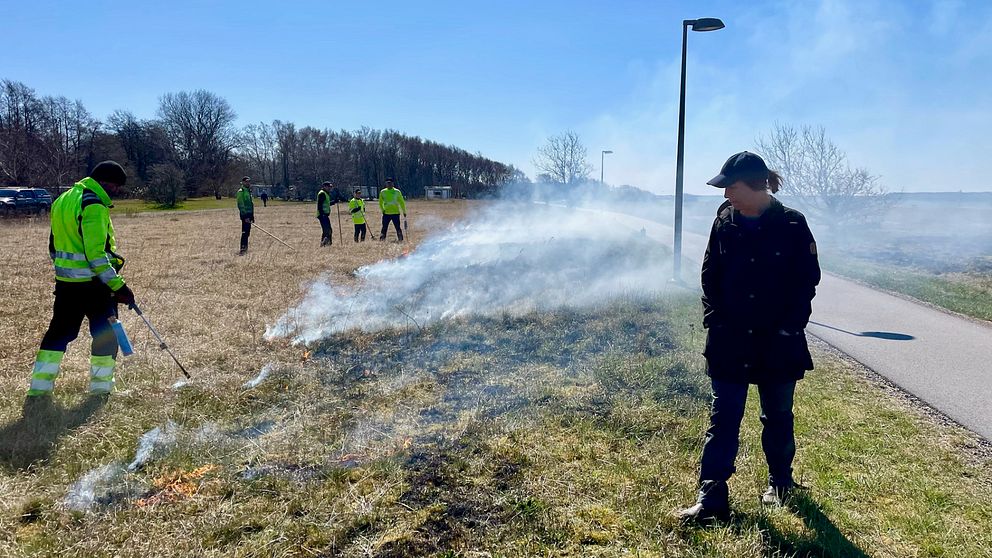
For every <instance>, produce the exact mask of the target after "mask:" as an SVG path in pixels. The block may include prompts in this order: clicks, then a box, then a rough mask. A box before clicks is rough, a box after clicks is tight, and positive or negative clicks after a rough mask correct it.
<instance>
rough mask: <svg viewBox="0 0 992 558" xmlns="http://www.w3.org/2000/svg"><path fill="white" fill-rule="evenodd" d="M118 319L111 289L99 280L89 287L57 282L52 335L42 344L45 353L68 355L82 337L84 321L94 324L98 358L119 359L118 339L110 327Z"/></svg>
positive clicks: (94, 352) (50, 326) (92, 330)
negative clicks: (79, 337) (68, 351)
mask: <svg viewBox="0 0 992 558" xmlns="http://www.w3.org/2000/svg"><path fill="white" fill-rule="evenodd" d="M111 317H117V303H115V302H114V299H113V295H111V293H110V287H108V286H106V285H104V284H103V283H101V282H100V281H99V280H93V281H88V282H86V283H66V282H65V281H56V282H55V305H54V308H53V310H52V321H51V323H49V324H48V331H46V332H45V337H43V338H42V340H41V349H42V350H44V351H65V349H66V347H68V346H69V343H70V342H72V341H73V340H74V339H76V337H77V336H78V335H79V328H80V327H81V326H82V325H83V318H86V319H87V320H89V322H90V335H91V336H92V337H93V345H92V347H91V349H90V354H92V355H94V356H112V357H116V356H117V337H115V336H114V330H113V329H111V327H110V318H111Z"/></svg>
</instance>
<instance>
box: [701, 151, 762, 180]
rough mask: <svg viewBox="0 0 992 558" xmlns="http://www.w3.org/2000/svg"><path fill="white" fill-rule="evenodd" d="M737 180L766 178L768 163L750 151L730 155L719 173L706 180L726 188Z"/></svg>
mask: <svg viewBox="0 0 992 558" xmlns="http://www.w3.org/2000/svg"><path fill="white" fill-rule="evenodd" d="M738 180H744V181H751V180H768V165H766V164H765V161H764V159H762V158H761V157H759V156H758V155H756V154H754V153H751V152H750V151H741V152H740V153H737V154H735V155H731V156H730V158H729V159H727V162H726V163H724V164H723V168H722V169H720V174H718V175H716V176H714V177H713V178H711V179H709V180H707V181H706V183H707V184H709V185H710V186H716V187H717V188H726V187H727V186H730V185H731V184H733V183H734V182H737V181H738Z"/></svg>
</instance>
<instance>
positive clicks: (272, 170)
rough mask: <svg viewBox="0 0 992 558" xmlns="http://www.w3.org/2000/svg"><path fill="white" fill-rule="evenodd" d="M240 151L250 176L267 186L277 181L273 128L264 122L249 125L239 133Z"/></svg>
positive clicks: (276, 148) (277, 150)
mask: <svg viewBox="0 0 992 558" xmlns="http://www.w3.org/2000/svg"><path fill="white" fill-rule="evenodd" d="M240 143H241V151H242V155H243V156H244V157H245V159H247V161H248V168H250V169H252V170H251V173H250V174H254V175H255V176H257V177H259V178H260V179H261V182H262V183H264V184H267V185H269V186H275V185H276V182H277V181H278V180H279V178H278V177H279V143H278V141H277V139H276V131H275V127H274V126H271V125H269V124H266V123H264V122H259V123H258V124H249V125H247V126H245V128H244V130H242V132H241V142H240Z"/></svg>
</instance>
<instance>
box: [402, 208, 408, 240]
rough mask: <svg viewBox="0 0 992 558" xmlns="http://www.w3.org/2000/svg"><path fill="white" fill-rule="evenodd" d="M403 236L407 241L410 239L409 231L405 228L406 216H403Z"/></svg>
mask: <svg viewBox="0 0 992 558" xmlns="http://www.w3.org/2000/svg"><path fill="white" fill-rule="evenodd" d="M403 235H404V236H406V238H407V240H409V239H410V231H409V229H407V228H406V214H405V213H404V214H403Z"/></svg>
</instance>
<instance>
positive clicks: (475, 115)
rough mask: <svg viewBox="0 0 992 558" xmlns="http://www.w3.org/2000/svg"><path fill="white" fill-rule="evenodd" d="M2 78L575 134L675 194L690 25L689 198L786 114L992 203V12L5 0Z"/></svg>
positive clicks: (145, 101)
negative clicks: (697, 23)
mask: <svg viewBox="0 0 992 558" xmlns="http://www.w3.org/2000/svg"><path fill="white" fill-rule="evenodd" d="M3 11H4V20H6V21H5V25H4V28H5V33H4V38H3V46H2V47H0V48H2V51H0V52H2V54H0V78H7V79H14V80H18V81H22V82H24V83H26V84H27V85H29V86H31V87H33V88H34V89H35V90H36V91H37V92H38V93H40V94H46V95H59V94H62V95H66V96H68V97H70V98H78V99H80V100H82V101H83V102H84V103H85V104H86V106H87V108H89V110H90V111H91V112H92V113H93V114H94V115H96V116H97V117H100V118H104V117H106V116H107V115H108V114H109V113H111V112H112V111H114V110H115V109H128V110H130V111H132V112H134V113H135V114H137V115H138V116H141V117H146V118H149V117H153V116H154V115H155V111H156V108H157V105H158V98H159V97H160V96H161V95H162V94H163V93H166V92H170V91H180V90H192V89H199V88H203V89H207V90H209V91H212V92H214V93H217V94H219V95H221V96H223V97H225V98H226V99H227V100H228V101H229V102H230V103H231V105H232V106H233V107H234V109H235V111H237V113H238V116H239V124H242V125H243V124H248V123H251V122H257V121H271V120H272V119H276V118H278V119H281V120H288V121H293V122H296V123H297V124H298V125H307V124H309V125H313V126H317V127H321V128H324V127H327V128H334V129H355V128H358V127H361V126H370V127H374V128H393V129H397V130H400V131H402V132H405V133H408V134H412V135H419V136H422V137H425V138H431V139H435V140H438V141H442V142H445V143H451V144H455V145H458V146H460V147H463V148H465V149H467V150H469V151H473V152H475V151H478V152H481V153H483V154H484V155H486V156H489V157H492V158H494V159H498V160H501V161H504V162H507V163H512V164H514V165H517V166H518V167H520V168H521V169H523V170H524V171H525V172H527V173H529V174H531V175H532V176H533V174H534V173H535V171H534V167H533V165H532V159H533V157H534V153H535V151H536V149H537V148H538V147H539V146H540V145H541V144H542V143H543V142H544V140H545V139H546V138H547V137H548V136H549V135H553V134H557V133H560V132H562V131H564V130H568V129H570V130H574V131H576V132H578V133H579V134H580V136H581V137H582V139H583V140H584V142H585V144H586V145H587V147H588V148H589V152H590V162H591V163H592V164H593V165H594V167H595V168H596V171H595V174H596V175H597V176H598V174H599V160H600V157H599V151H600V150H601V149H612V150H613V151H614V152H615V153H614V154H613V155H608V156H607V163H606V180H607V182H609V183H611V184H623V183H628V184H633V185H636V186H639V187H642V188H645V189H648V190H652V191H655V192H670V191H671V190H672V184H673V182H674V159H675V132H676V124H677V115H678V112H677V111H678V72H679V62H680V46H681V20H682V19H687V18H689V19H691V18H696V17H707V16H711V17H720V18H722V19H723V20H724V21H725V22H726V24H727V27H726V29H723V30H721V31H717V32H712V33H691V34H690V36H689V60H688V94H687V117H686V130H687V131H686V191H687V192H690V193H712V190H711V189H710V188H709V187H707V186H705V184H704V182H705V180H706V179H708V178H709V177H710V176H712V175H713V174H715V173H716V172H717V171H718V169H719V167H720V165H721V164H722V163H723V161H724V160H725V159H726V158H727V156H728V155H730V154H731V153H734V152H736V151H740V150H742V149H748V148H753V145H754V140H755V137H756V136H757V135H759V134H761V133H765V132H767V131H768V130H769V129H770V128H771V127H772V126H773V125H774V124H775V123H776V122H779V123H782V124H793V125H803V124H810V125H822V126H824V127H826V129H827V132H828V134H829V135H830V136H831V137H832V138H833V139H834V141H835V142H836V143H837V144H839V145H840V146H841V147H842V148H844V149H845V150H846V151H847V152H848V155H849V158H850V160H851V162H852V164H853V165H856V166H863V167H867V168H868V169H870V170H871V171H873V172H874V173H875V174H878V175H881V177H882V183H883V184H884V185H885V186H886V187H887V188H888V189H890V190H897V191H899V190H904V191H945V190H946V191H957V190H965V191H989V190H992V186H990V185H989V180H988V178H986V177H987V173H986V172H985V169H986V168H987V166H988V164H987V162H986V161H987V160H988V159H989V156H990V154H992V135H990V133H989V130H990V129H992V76H990V72H989V70H990V68H992V2H987V1H984V0H975V1H971V2H965V1H953V0H947V1H930V0H904V1H894V0H795V1H791V2H776V1H767V2H762V1H748V2H740V1H730V0H728V1H691V0H686V1H680V2H676V1H643V2H633V1H625V0H615V1H612V2H605V1H604V2H583V1H572V2H566V1H547V2H539V1H534V0H531V1H515V0H510V1H503V2H470V1H464V0H463V1H461V2H448V1H437V2H431V1H426V0H425V1H423V2H392V1H390V2H386V1H381V2H377V1H373V0H368V1H364V2H345V1H338V2H331V1H326V2H262V1H251V0H242V1H240V2H183V1H178V2H156V3H152V2H147V3H143V2H134V1H131V2H99V1H97V2H46V1H34V2H23V1H21V2H13V1H12V2H9V3H8V4H7V5H6V6H5V7H4V10H3Z"/></svg>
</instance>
